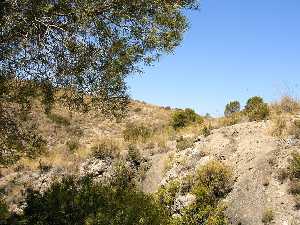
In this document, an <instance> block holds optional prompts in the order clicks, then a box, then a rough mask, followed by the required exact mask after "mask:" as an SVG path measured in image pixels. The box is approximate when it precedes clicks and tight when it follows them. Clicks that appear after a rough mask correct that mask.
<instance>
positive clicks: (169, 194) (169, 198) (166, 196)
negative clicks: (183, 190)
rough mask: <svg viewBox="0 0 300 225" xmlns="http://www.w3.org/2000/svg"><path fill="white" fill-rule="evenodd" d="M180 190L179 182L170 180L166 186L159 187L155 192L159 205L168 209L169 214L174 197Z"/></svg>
mask: <svg viewBox="0 0 300 225" xmlns="http://www.w3.org/2000/svg"><path fill="white" fill-rule="evenodd" d="M179 191H180V183H179V182H178V181H176V180H175V181H172V182H170V183H169V184H168V185H167V186H165V187H161V188H160V189H159V190H158V192H157V198H158V201H159V203H160V204H161V205H163V206H164V207H166V208H167V209H169V213H170V215H171V214H172V213H171V207H172V206H173V205H174V202H175V198H176V196H177V194H178V193H179Z"/></svg>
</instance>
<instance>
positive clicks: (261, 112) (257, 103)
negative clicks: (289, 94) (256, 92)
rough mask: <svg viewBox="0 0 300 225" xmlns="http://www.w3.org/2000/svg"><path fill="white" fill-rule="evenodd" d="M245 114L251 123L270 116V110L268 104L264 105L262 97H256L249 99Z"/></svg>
mask: <svg viewBox="0 0 300 225" xmlns="http://www.w3.org/2000/svg"><path fill="white" fill-rule="evenodd" d="M245 113H246V115H247V116H248V118H249V120H250V121H260V120H264V119H266V118H267V117H268V116H269V114H270V110H269V106H268V104H267V103H264V100H263V99H262V98H261V97H258V96H255V97H252V98H250V99H248V101H247V105H246V107H245Z"/></svg>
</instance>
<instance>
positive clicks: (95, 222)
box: [20, 177, 168, 225]
mask: <svg viewBox="0 0 300 225" xmlns="http://www.w3.org/2000/svg"><path fill="white" fill-rule="evenodd" d="M167 220H168V217H167V214H166V213H165V211H164V209H163V208H161V206H160V205H159V204H157V203H156V202H155V201H154V199H153V198H152V197H151V196H150V195H146V194H143V193H142V192H140V191H137V190H135V189H134V188H122V187H118V186H103V185H101V184H99V183H94V182H93V181H92V180H91V179H90V178H88V177H85V178H83V179H80V180H78V179H75V178H73V177H67V178H64V180H63V181H62V182H60V183H55V184H53V185H52V186H51V187H50V188H49V189H48V190H47V191H46V192H44V193H40V192H37V191H29V192H28V194H27V198H26V208H25V209H24V215H23V216H22V217H21V218H20V221H22V224H28V225H29V224H43V225H48V224H52V225H69V224H72V225H83V224H88V225H103V224H110V225H118V224H122V225H134V224H136V225H138V224H144V225H161V224H167Z"/></svg>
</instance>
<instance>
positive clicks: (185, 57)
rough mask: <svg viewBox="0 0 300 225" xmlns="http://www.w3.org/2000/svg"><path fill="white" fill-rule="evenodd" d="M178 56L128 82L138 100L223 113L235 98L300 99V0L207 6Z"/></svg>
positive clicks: (210, 0)
mask: <svg viewBox="0 0 300 225" xmlns="http://www.w3.org/2000/svg"><path fill="white" fill-rule="evenodd" d="M188 17H189V18H190V23H191V24H190V26H191V27H190V29H189V31H188V32H187V33H186V34H185V38H184V40H183V43H182V45H181V46H180V47H178V48H177V49H176V50H175V52H174V54H173V55H164V56H163V57H162V58H161V59H160V61H159V62H156V63H155V65H154V66H152V67H148V68H146V69H145V73H144V74H142V76H133V77H131V78H130V79H129V82H128V83H129V86H130V88H131V89H130V94H131V96H132V97H133V98H134V99H139V100H144V101H146V102H149V103H153V104H157V105H164V106H172V107H178V108H186V107H189V108H193V109H195V110H196V111H197V112H199V113H201V114H205V113H210V114H212V115H221V114H222V113H223V110H224V106H225V105H226V103H227V102H229V101H230V100H239V101H241V103H242V104H244V103H245V102H246V100H247V99H248V98H249V97H250V96H253V95H260V96H262V97H264V98H265V99H266V100H267V101H268V102H269V101H272V100H274V99H277V98H279V96H280V95H282V94H285V93H288V94H292V95H297V96H299V94H300V89H299V85H300V1H299V0H251V1H244V0H226V1H225V0H202V4H201V9H200V11H194V12H190V13H189V14H188Z"/></svg>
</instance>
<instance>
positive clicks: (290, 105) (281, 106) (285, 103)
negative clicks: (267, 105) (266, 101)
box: [272, 95, 300, 114]
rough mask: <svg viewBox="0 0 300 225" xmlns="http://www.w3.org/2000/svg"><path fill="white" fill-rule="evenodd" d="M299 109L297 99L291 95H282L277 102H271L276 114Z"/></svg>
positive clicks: (299, 105) (293, 111)
mask: <svg viewBox="0 0 300 225" xmlns="http://www.w3.org/2000/svg"><path fill="white" fill-rule="evenodd" d="M299 109H300V104H299V102H298V100H296V99H295V98H293V97H291V96H288V95H286V96H283V97H282V98H281V100H280V101H279V102H276V103H274V104H272V110H274V111H275V113H276V114H283V113H295V112H297V111H298V110H299Z"/></svg>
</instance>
